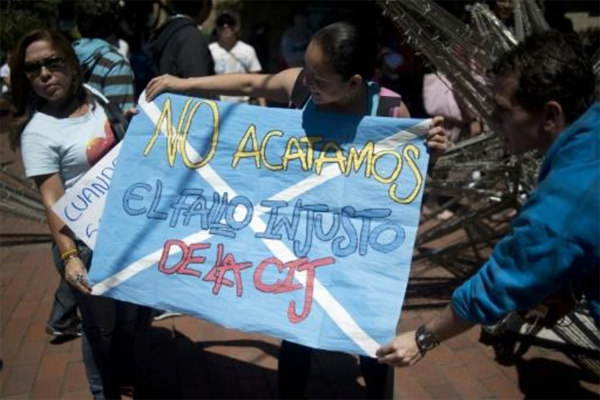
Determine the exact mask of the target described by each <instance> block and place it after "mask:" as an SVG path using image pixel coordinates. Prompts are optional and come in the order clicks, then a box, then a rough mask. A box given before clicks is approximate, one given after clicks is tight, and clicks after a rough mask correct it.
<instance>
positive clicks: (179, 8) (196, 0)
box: [171, 0, 206, 17]
mask: <svg viewBox="0 0 600 400" xmlns="http://www.w3.org/2000/svg"><path fill="white" fill-rule="evenodd" d="M205 2H206V1H205V0H171V6H172V8H173V11H174V12H176V13H181V14H185V15H187V16H190V17H196V16H197V15H198V14H199V13H200V11H201V10H202V9H203V8H204V6H205Z"/></svg>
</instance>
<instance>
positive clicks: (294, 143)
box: [282, 137, 308, 171]
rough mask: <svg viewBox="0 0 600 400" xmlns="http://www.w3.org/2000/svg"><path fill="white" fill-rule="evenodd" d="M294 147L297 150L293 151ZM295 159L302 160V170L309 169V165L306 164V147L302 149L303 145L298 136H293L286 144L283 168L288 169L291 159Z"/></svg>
mask: <svg viewBox="0 0 600 400" xmlns="http://www.w3.org/2000/svg"><path fill="white" fill-rule="evenodd" d="M292 148H295V149H296V151H295V152H292ZM295 159H299V160H300V163H301V164H302V170H304V171H307V170H308V165H307V164H306V153H305V152H304V149H302V146H300V141H299V140H298V138H295V137H291V138H289V140H288V141H287V143H286V146H285V153H284V154H283V159H282V161H283V169H284V170H286V171H287V169H288V164H289V162H290V160H295Z"/></svg>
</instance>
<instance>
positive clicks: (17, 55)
mask: <svg viewBox="0 0 600 400" xmlns="http://www.w3.org/2000/svg"><path fill="white" fill-rule="evenodd" d="M11 70H12V71H13V73H12V74H11V85H12V87H13V88H14V92H13V105H14V107H15V109H16V112H15V114H14V115H15V118H14V126H13V129H12V131H11V145H12V146H13V148H16V147H18V146H20V147H21V154H22V158H23V164H24V166H25V173H26V175H27V177H29V178H33V180H34V181H35V183H36V185H37V187H38V190H39V192H40V195H41V198H42V202H43V204H44V207H45V208H46V215H47V219H48V224H49V226H50V231H51V233H52V236H53V239H54V246H53V255H54V260H55V264H56V266H57V268H58V270H59V273H60V274H61V276H62V277H63V278H64V280H65V281H66V282H68V283H69V284H70V285H71V287H72V290H73V291H74V292H75V293H74V294H75V298H76V301H77V305H78V307H79V310H80V313H81V319H82V328H83V332H84V336H83V340H82V350H83V358H84V363H85V367H86V373H87V376H88V381H89V384H90V390H91V392H92V394H93V396H94V398H95V399H103V398H120V383H119V379H118V375H117V372H118V371H119V369H120V368H129V369H130V370H132V368H133V365H132V364H131V363H132V361H133V357H132V356H131V357H129V358H127V356H124V357H125V358H124V359H123V360H122V361H121V362H117V360H116V357H115V355H116V354H121V355H125V354H132V349H133V337H132V334H133V328H134V325H135V319H136V313H137V306H135V305H133V304H129V303H124V302H121V301H117V300H113V299H109V298H105V297H99V296H91V295H90V293H91V287H90V285H89V283H88V280H87V270H88V269H89V266H90V263H91V256H92V254H91V250H90V249H89V248H88V247H86V246H85V245H84V244H83V242H81V241H80V240H78V239H77V238H76V237H74V235H73V234H72V233H71V232H70V231H69V230H68V229H67V227H66V226H65V224H64V223H63V222H62V221H61V220H60V219H59V218H58V216H57V215H56V214H55V213H54V212H53V211H52V206H53V205H54V204H55V203H56V202H57V201H58V199H60V197H62V196H63V194H64V193H65V191H68V190H69V189H70V188H71V187H72V186H73V185H74V184H75V183H76V182H77V181H78V180H79V178H81V177H82V176H83V175H84V174H85V173H86V172H87V171H88V170H89V169H90V168H91V166H92V165H94V164H95V163H96V162H97V161H98V160H99V159H100V158H102V156H103V155H104V154H106V152H108V151H109V150H110V149H111V148H112V147H113V145H114V144H115V143H116V141H115V137H114V135H113V132H112V129H111V127H110V124H109V122H108V120H107V117H106V114H105V112H104V109H103V107H102V105H100V104H99V102H97V101H96V100H95V99H94V96H93V95H92V94H91V93H90V92H89V91H88V90H87V89H86V87H85V86H84V84H83V80H82V77H83V75H82V72H81V68H80V66H79V64H78V63H77V57H76V56H75V53H74V52H73V49H72V48H71V45H70V43H69V42H68V41H67V39H66V38H65V37H64V36H62V35H61V34H59V33H58V32H55V31H51V30H36V31H33V32H30V33H29V34H27V35H25V36H24V37H23V38H22V39H21V40H20V42H19V44H18V46H17V48H16V49H15V51H14V56H13V59H12V64H11ZM117 328H118V329H117ZM123 370H124V369H123Z"/></svg>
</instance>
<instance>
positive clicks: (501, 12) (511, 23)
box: [492, 0, 515, 34]
mask: <svg viewBox="0 0 600 400" xmlns="http://www.w3.org/2000/svg"><path fill="white" fill-rule="evenodd" d="M513 7H514V6H513V0H495V1H494V5H493V7H492V10H493V11H494V14H495V15H496V17H497V18H498V19H499V20H500V21H502V23H503V24H504V25H505V26H506V27H507V28H508V29H509V30H510V31H511V32H512V33H513V34H514V33H515V19H514V14H513Z"/></svg>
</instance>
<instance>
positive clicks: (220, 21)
mask: <svg viewBox="0 0 600 400" xmlns="http://www.w3.org/2000/svg"><path fill="white" fill-rule="evenodd" d="M216 24H217V26H225V24H227V25H229V26H235V24H236V22H235V19H233V17H232V16H231V15H229V14H223V15H221V16H220V17H219V18H217V21H216Z"/></svg>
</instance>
